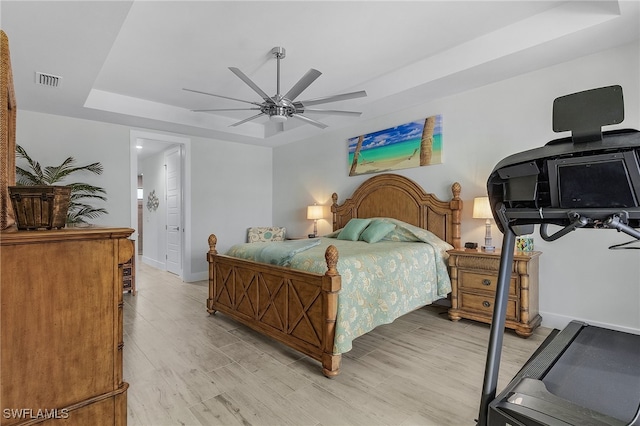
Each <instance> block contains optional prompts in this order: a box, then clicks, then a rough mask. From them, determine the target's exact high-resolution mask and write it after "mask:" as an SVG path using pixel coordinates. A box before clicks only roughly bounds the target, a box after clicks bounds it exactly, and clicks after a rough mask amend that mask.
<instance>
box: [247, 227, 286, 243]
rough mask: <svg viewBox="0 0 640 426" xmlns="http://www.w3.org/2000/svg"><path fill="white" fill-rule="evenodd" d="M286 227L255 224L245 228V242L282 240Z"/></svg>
mask: <svg viewBox="0 0 640 426" xmlns="http://www.w3.org/2000/svg"><path fill="white" fill-rule="evenodd" d="M286 232H287V228H282V227H279V226H256V227H253V228H249V229H248V230H247V242H249V243H255V242H259V241H260V242H268V241H284V239H285V238H284V236H285V233H286Z"/></svg>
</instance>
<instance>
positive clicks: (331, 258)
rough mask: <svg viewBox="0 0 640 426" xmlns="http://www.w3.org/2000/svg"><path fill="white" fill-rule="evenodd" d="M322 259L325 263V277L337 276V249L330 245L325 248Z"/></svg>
mask: <svg viewBox="0 0 640 426" xmlns="http://www.w3.org/2000/svg"><path fill="white" fill-rule="evenodd" d="M324 258H325V260H326V261H327V273H326V275H330V276H335V275H338V268H337V266H338V249H337V248H336V246H334V245H333V244H332V245H330V246H329V247H327V251H325V252H324Z"/></svg>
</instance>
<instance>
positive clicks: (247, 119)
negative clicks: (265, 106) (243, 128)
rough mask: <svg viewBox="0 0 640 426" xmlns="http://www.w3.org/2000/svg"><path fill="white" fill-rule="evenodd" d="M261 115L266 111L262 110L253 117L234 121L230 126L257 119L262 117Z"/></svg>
mask: <svg viewBox="0 0 640 426" xmlns="http://www.w3.org/2000/svg"><path fill="white" fill-rule="evenodd" d="M261 115H265V113H264V112H261V113H260V114H256V115H254V116H253V117H249V118H245V119H244V120H242V121H238V122H237V123H233V124H232V125H231V126H230V127H236V126H239V125H241V124H244V123H246V122H247V121H251V120H255V119H256V118H258V117H260V116H261Z"/></svg>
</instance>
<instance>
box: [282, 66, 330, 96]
mask: <svg viewBox="0 0 640 426" xmlns="http://www.w3.org/2000/svg"><path fill="white" fill-rule="evenodd" d="M321 75H322V73H321V72H320V71H318V70H315V69H313V68H311V69H310V70H309V71H307V73H306V74H305V75H303V76H302V78H301V79H300V80H298V82H297V83H296V84H294V85H293V87H292V88H291V89H289V91H288V92H287V93H286V94H285V95H284V97H285V98H286V99H289V100H290V101H292V100H294V99H295V98H297V97H298V95H300V93H302V92H304V90H305V89H306V88H307V87H309V86H310V85H311V83H313V82H314V81H316V79H317V78H318V77H320V76H321Z"/></svg>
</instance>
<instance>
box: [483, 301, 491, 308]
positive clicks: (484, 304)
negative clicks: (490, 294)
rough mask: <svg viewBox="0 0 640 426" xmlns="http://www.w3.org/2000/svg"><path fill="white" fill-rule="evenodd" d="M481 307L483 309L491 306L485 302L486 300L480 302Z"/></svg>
mask: <svg viewBox="0 0 640 426" xmlns="http://www.w3.org/2000/svg"><path fill="white" fill-rule="evenodd" d="M482 306H484V307H485V308H488V307H490V306H491V303H489V302H487V301H486V300H485V301H484V302H482Z"/></svg>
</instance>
